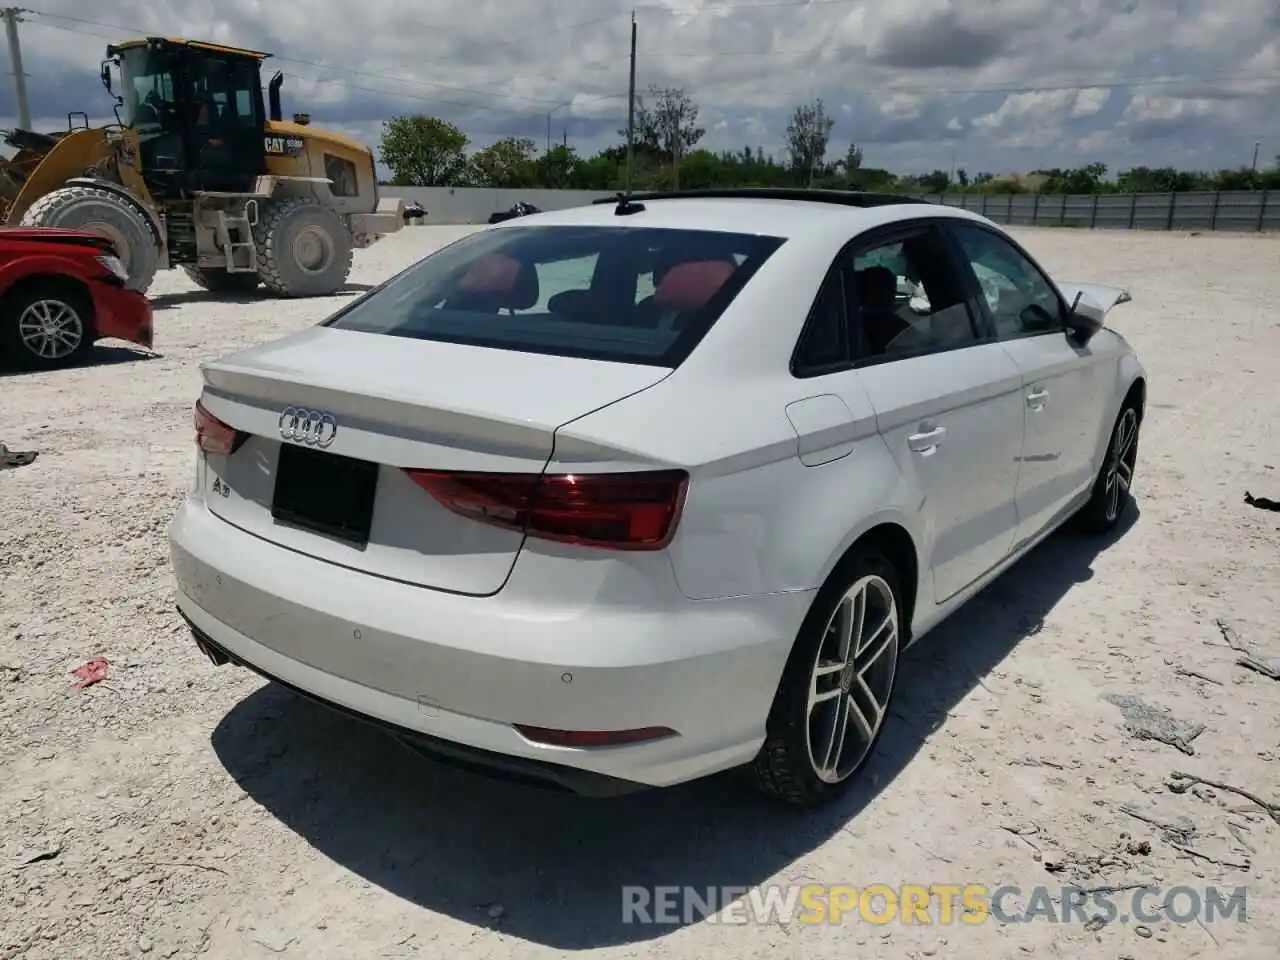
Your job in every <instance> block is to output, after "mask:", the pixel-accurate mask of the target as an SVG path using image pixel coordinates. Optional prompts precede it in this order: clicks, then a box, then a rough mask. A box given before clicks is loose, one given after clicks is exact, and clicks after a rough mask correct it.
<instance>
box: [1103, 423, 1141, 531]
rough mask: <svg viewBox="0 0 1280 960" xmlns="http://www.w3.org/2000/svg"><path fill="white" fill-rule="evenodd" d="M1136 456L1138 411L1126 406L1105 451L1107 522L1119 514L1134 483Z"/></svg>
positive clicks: (1110, 521) (1113, 520)
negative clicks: (1108, 447) (1109, 446)
mask: <svg viewBox="0 0 1280 960" xmlns="http://www.w3.org/2000/svg"><path fill="white" fill-rule="evenodd" d="M1137 460H1138V411H1136V410H1134V409H1133V407H1129V408H1128V409H1126V410H1125V412H1124V413H1123V415H1121V417H1120V422H1119V423H1117V424H1116V429H1115V433H1114V434H1112V436H1111V449H1110V451H1108V454H1107V474H1106V480H1105V487H1106V505H1107V506H1106V515H1107V522H1108V523H1114V522H1115V521H1116V518H1117V517H1119V516H1120V505H1121V503H1123V502H1124V497H1125V496H1126V495H1127V494H1128V493H1129V490H1130V489H1131V488H1132V487H1133V471H1134V468H1135V466H1136V465H1137Z"/></svg>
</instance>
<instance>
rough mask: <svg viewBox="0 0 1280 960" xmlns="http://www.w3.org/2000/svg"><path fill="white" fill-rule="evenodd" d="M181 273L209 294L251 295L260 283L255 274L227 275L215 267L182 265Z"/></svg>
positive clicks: (224, 271)
mask: <svg viewBox="0 0 1280 960" xmlns="http://www.w3.org/2000/svg"><path fill="white" fill-rule="evenodd" d="M182 272H183V273H185V274H186V275H187V276H188V277H190V278H191V282H192V283H194V284H195V285H196V286H198V287H200V288H201V289H204V290H208V291H209V292H210V293H253V291H255V290H257V289H258V284H259V283H261V282H262V281H261V280H260V278H259V277H258V275H257V274H256V273H228V272H227V271H226V270H220V269H218V268H217V267H197V266H193V265H192V264H189V263H187V264H183V266H182Z"/></svg>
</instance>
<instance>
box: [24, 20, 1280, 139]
mask: <svg viewBox="0 0 1280 960" xmlns="http://www.w3.org/2000/svg"><path fill="white" fill-rule="evenodd" d="M847 2H851V0H752V2H739V3H733V4H712V5H709V6H704V7H700V8H698V9H697V11H690V12H699V11H707V10H713V9H721V10H735V9H757V8H761V7H825V6H835V5H838V4H841V3H847ZM637 9H638V10H650V11H661V12H664V13H672V12H678V11H677V10H676V9H675V8H671V7H652V6H650V7H644V6H642V7H638V8H637ZM24 12H28V13H34V14H36V15H37V16H39V17H41V18H42V19H41V20H34V21H30V20H29V21H25V22H28V23H34V24H36V25H39V26H44V27H49V28H52V29H56V30H62V31H65V32H69V33H78V34H82V35H85V36H94V37H99V38H105V39H108V40H113V39H119V36H120V35H121V34H124V35H146V34H148V33H149V31H148V30H144V29H140V28H138V27H136V26H132V27H131V26H125V25H121V24H112V23H106V22H103V21H98V20H91V19H88V18H85V17H74V16H69V15H64V14H49V13H45V12H43V11H40V10H27V11H24ZM46 18H52V19H54V20H62V21H68V23H74V24H77V25H79V26H75V27H73V26H69V25H66V24H62V23H55V22H51V20H50V19H46ZM614 19H615V17H613V16H608V17H595V18H592V19H589V20H583V21H577V22H574V23H571V24H565V25H562V26H560V27H556V28H552V29H551V30H548V31H546V32H545V33H544V34H543V35H550V34H554V33H557V32H566V31H571V30H575V29H582V28H586V27H590V26H593V25H596V24H599V23H604V22H608V21H612V20H614ZM84 28H99V29H103V30H110V31H112V32H113V35H112V36H106V37H104V35H103V34H99V33H96V32H93V30H92V29H84ZM832 39H834V38H832ZM528 40H529V38H521V39H519V40H511V41H506V42H504V43H496V44H492V45H491V46H497V47H503V46H512V45H516V44H526V43H528ZM830 44H831V40H830V39H829V40H827V41H826V42H824V43H823V44H820V45H818V46H816V47H811V48H806V49H781V48H769V49H765V50H741V51H719V52H704V51H667V52H658V53H652V54H645V53H638V54H637V57H639V58H644V57H649V58H653V59H660V58H661V59H702V60H716V59H721V58H726V57H754V58H767V57H795V56H813V55H815V54H819V53H821V52H824V51H825V50H827V49H828V48H829V47H830ZM275 59H277V60H280V61H283V62H286V63H292V64H297V65H300V66H306V67H311V68H314V69H317V70H321V71H332V72H337V73H346V74H350V75H353V76H357V77H368V78H370V79H374V80H379V81H383V82H390V83H396V84H403V85H407V86H415V87H419V88H422V89H424V90H426V89H431V90H444V91H451V92H455V93H462V94H470V95H474V96H477V97H483V98H487V99H491V100H492V99H500V100H509V101H518V102H521V103H527V104H529V105H530V106H529V107H524V108H517V107H514V106H512V107H507V106H497V105H492V104H486V103H482V102H474V101H461V100H448V99H441V98H440V97H438V96H434V95H433V96H426V95H422V94H413V93H408V92H405V91H398V90H387V89H382V88H377V87H370V86H364V85H361V84H357V83H353V82H351V81H349V80H346V79H344V78H336V77H323V76H311V75H308V74H305V73H298V72H294V71H286V75H288V76H292V77H294V78H295V79H298V80H303V81H307V82H310V83H317V84H326V85H333V86H338V87H342V88H345V89H349V90H353V91H359V92H363V93H369V94H374V95H377V96H380V97H386V98H399V99H402V100H412V101H416V102H422V103H428V104H431V105H433V106H449V107H458V108H462V109H466V110H473V111H481V112H493V113H504V114H511V115H515V116H519V117H522V118H524V117H530V115H531V113H532V109H531V108H532V107H533V106H535V105H536V106H537V107H538V108H539V112H540V113H542V112H545V113H546V114H547V116H548V121H549V118H550V115H551V114H552V113H554V112H555V110H556V109H558V108H559V107H562V106H580V105H584V104H587V103H592V102H601V101H607V100H614V99H619V100H621V99H625V98H626V94H624V93H610V94H602V95H591V96H585V97H575V98H573V99H572V100H558V101H557V100H553V99H552V98H550V97H530V96H524V95H520V94H510V93H503V92H499V91H494V90H485V89H482V88H478V87H465V86H458V85H452V84H441V83H435V82H432V81H427V80H418V79H408V78H404V77H397V76H393V75H390V74H385V73H375V72H372V71H365V70H360V69H357V68H353V67H345V66H340V65H335V64H330V63H324V62H321V61H315V60H304V59H300V58H296V57H288V56H276V57H275ZM578 65H579V66H600V67H611V68H616V66H617V60H616V59H615V60H609V61H586V62H582V61H579V62H578ZM527 79H528V78H526V80H527ZM751 79H758V78H749V79H746V80H744V78H742V77H740V76H734V77H726V78H723V79H720V80H711V81H709V82H706V83H701V84H698V85H697V90H698V91H702V90H706V89H713V88H716V87H721V86H725V85H728V84H731V83H732V84H741V83H744V82H750V80H751ZM1278 81H1280V75H1247V74H1236V75H1219V76H1193V75H1185V76H1180V77H1179V76H1149V75H1148V76H1129V77H1118V78H1112V79H1110V80H1106V81H1099V80H1097V79H1093V78H1078V79H1065V80H1058V81H1052V82H1049V83H1043V82H1041V83H1034V84H1027V83H1023V82H1019V81H1008V82H1005V83H1000V84H992V85H986V86H968V87H964V86H955V87H940V86H938V85H936V84H930V85H903V84H889V85H885V86H880V87H877V88H876V89H875V91H874V95H875V96H877V97H880V98H883V97H886V96H892V95H895V94H907V95H912V94H921V95H933V96H945V95H960V96H965V95H975V94H983V93H1003V94H1007V95H1010V94H1019V93H1040V92H1053V91H1062V90H1079V89H1106V90H1114V89H1118V88H1121V87H1135V88H1141V87H1158V86H1170V85H1172V86H1179V85H1201V86H1203V85H1215V84H1216V85H1229V84H1236V83H1250V82H1266V83H1273V82H1278ZM499 82H501V81H499ZM860 95H862V96H869V95H871V94H868V93H861V94H860ZM548 107H549V108H550V109H547V108H548ZM569 119H574V120H585V119H596V120H602V121H603V120H605V119H606V118H590V117H572V115H571V116H570V118H569ZM608 122H615V121H614V120H609V121H608ZM478 132H480V131H478ZM483 132H496V131H483Z"/></svg>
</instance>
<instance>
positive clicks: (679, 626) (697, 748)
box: [170, 190, 1146, 806]
mask: <svg viewBox="0 0 1280 960" xmlns="http://www.w3.org/2000/svg"><path fill="white" fill-rule="evenodd" d="M1127 299H1128V294H1127V293H1125V292H1124V291H1122V290H1119V289H1115V288H1109V287H1103V286H1097V285H1090V284H1079V283H1067V282H1062V281H1058V280H1055V279H1053V278H1051V277H1050V276H1049V275H1048V274H1047V273H1046V272H1045V270H1044V269H1043V268H1041V267H1040V266H1039V265H1038V264H1037V263H1036V261H1035V260H1034V259H1033V258H1032V257H1031V256H1030V255H1029V254H1028V253H1027V252H1026V251H1025V250H1024V249H1022V248H1021V247H1020V246H1019V244H1018V243H1016V242H1015V241H1014V240H1013V239H1011V238H1010V237H1009V235H1008V234H1007V233H1006V232H1004V231H1003V230H1002V229H1000V228H999V227H998V226H996V225H994V224H992V223H991V222H989V221H987V220H985V219H983V218H981V217H978V216H976V215H974V214H971V213H967V212H965V211H963V210H958V209H953V208H949V207H945V206H939V205H933V204H929V203H924V202H917V201H911V200H907V199H904V198H900V197H878V196H874V195H859V194H842V193H841V194H838V193H824V192H811V191H805V192H799V191H780V190H732V191H713V192H703V193H693V194H683V195H679V196H673V195H655V194H649V195H637V196H632V197H629V198H619V199H618V200H610V201H608V202H602V203H600V204H596V205H591V206H586V207H581V208H577V209H571V210H564V211H559V212H554V213H542V214H536V215H533V216H529V217H522V218H519V219H516V220H511V221H508V222H506V223H504V224H501V225H497V226H494V227H491V228H488V229H483V230H480V231H479V232H476V233H474V234H471V235H469V236H467V237H465V238H463V239H461V240H458V241H457V242H455V243H452V244H450V245H448V246H446V247H444V248H442V249H440V250H438V251H437V252H435V253H432V254H431V255H429V256H427V257H426V258H425V259H423V260H421V261H419V262H418V263H416V264H414V265H413V266H412V267H410V268H409V269H407V270H405V271H404V272H402V273H400V274H399V275H397V276H395V277H393V278H392V279H391V280H389V281H387V282H386V283H384V284H382V285H381V286H379V287H378V288H376V289H374V290H373V291H371V292H369V293H368V294H367V295H365V296H362V297H361V298H359V299H358V300H356V301H354V302H353V303H351V304H349V305H348V306H346V307H344V308H343V309H342V310H340V311H339V312H338V313H337V314H335V315H334V316H332V317H330V318H328V319H327V320H325V321H324V322H322V323H320V324H319V325H318V326H315V327H313V328H310V329H307V330H304V331H302V332H300V333H297V334H294V335H291V336H288V337H285V338H284V339H281V340H278V341H275V342H271V343H266V344H263V345H260V346H256V347H252V348H250V349H247V350H244V351H241V352H238V353H235V354H232V355H231V356H228V357H225V358H223V359H221V360H218V361H216V362H211V363H207V364H205V365H204V367H203V390H202V393H201V396H200V398H199V401H198V402H197V403H196V406H195V435H196V445H197V447H198V454H197V460H196V465H195V475H194V481H193V485H192V487H191V490H190V493H189V495H188V496H187V498H186V501H185V502H184V504H183V505H182V507H181V510H180V511H179V513H178V515H177V517H176V518H175V519H174V521H173V523H172V526H171V528H170V540H171V550H172V562H173V567H174V571H175V574H176V579H177V585H178V606H179V608H180V610H181V612H182V614H183V616H184V617H185V619H186V620H187V621H188V623H189V624H190V626H191V629H192V631H193V633H194V636H195V639H196V641H197V643H198V644H199V646H200V647H201V649H202V650H204V652H205V653H206V654H207V655H208V656H209V657H210V658H211V659H212V660H213V662H214V663H216V664H224V663H232V664H236V665H241V666H245V667H249V668H251V669H253V670H255V671H257V672H259V673H260V674H262V675H263V676H265V677H267V678H269V679H272V680H275V681H276V682H278V683H280V684H283V685H285V686H287V687H290V688H292V689H294V690H297V691H299V692H301V693H303V694H305V695H308V696H310V697H312V698H314V699H316V700H319V701H321V702H323V703H326V704H328V705H330V706H333V707H336V708H338V709H340V710H344V711H346V712H348V713H352V714H355V715H357V716H360V717H362V718H364V719H367V720H371V721H373V722H375V723H378V724H380V725H382V726H383V727H385V728H387V729H389V730H390V731H391V732H392V733H394V734H395V735H397V736H398V737H400V738H401V739H403V740H404V742H405V743H407V744H409V745H411V746H413V747H415V748H416V749H418V750H419V751H420V752H422V753H424V754H427V755H429V756H433V757H435V758H437V759H441V760H444V761H446V762H453V763H456V764H460V765H463V766H467V767H470V768H472V769H480V770H485V771H489V772H491V773H495V774H498V775H500V776H506V777H507V778H510V779H513V780H517V781H522V782H528V783H540V784H543V785H546V786H551V787H553V788H558V789H562V790H570V791H574V792H579V793H590V794H595V795H607V794H611V793H620V792H626V791H628V790H633V789H637V788H641V787H656V786H666V785H671V784H675V783H679V782H682V781H687V780H690V779H694V778H698V777H702V776H705V775H708V774H712V773H715V772H717V771H722V770H728V769H730V768H745V769H747V770H750V771H751V772H752V773H753V775H754V777H755V779H756V781H757V782H758V783H759V785H760V786H761V787H762V788H764V789H765V790H766V791H768V792H770V793H772V794H774V795H776V796H777V797H780V798H782V799H784V800H788V801H791V802H793V803H796V804H800V805H806V806H808V805H816V804H818V803H821V802H823V801H826V800H829V799H830V798H832V797H834V796H837V795H838V794H839V792H840V791H841V790H842V789H843V788H844V787H845V786H847V784H848V783H849V782H850V781H851V779H852V778H853V777H854V775H855V773H856V772H857V771H858V769H859V768H860V767H861V766H862V765H863V764H864V762H865V761H866V759H867V757H868V755H869V754H870V752H871V750H872V747H873V745H874V744H875V741H876V738H877V736H878V734H879V733H880V731H881V728H882V726H883V724H884V722H885V718H886V716H887V714H888V707H889V700H890V697H891V695H892V694H893V691H894V684H895V680H896V679H897V674H898V671H897V663H898V659H899V655H900V654H901V652H902V650H903V649H904V647H905V646H906V645H907V644H908V643H910V642H913V641H914V640H916V639H918V638H920V637H921V636H923V635H924V634H925V633H927V632H928V631H929V630H930V629H931V628H933V627H934V626H936V625H937V624H938V623H940V622H941V621H942V620H943V619H944V618H945V617H947V616H948V615H949V614H951V613H952V612H954V611H955V610H956V609H957V608H959V607H960V606H961V605H962V604H964V603H965V601H966V600H968V599H969V598H970V597H972V596H973V595H974V594H975V593H976V592H977V591H979V590H980V589H982V587H983V586H984V585H986V584H987V583H989V582H990V581H991V580H992V579H993V578H994V577H996V576H998V575H999V574H1000V573H1001V572H1002V571H1003V570H1004V569H1006V568H1007V567H1008V566H1009V565H1010V564H1012V563H1014V562H1015V561H1016V560H1017V559H1018V558H1019V557H1021V556H1022V555H1023V554H1025V553H1026V552H1027V551H1028V550H1030V549H1031V548H1032V547H1033V546H1034V545H1035V544H1036V543H1037V542H1039V541H1040V540H1041V539H1043V538H1044V537H1045V536H1047V535H1048V534H1049V533H1051V532H1052V531H1053V530H1054V529H1055V528H1057V527H1059V526H1060V525H1061V524H1063V523H1064V522H1065V521H1066V520H1068V519H1075V520H1078V521H1080V523H1081V525H1082V526H1085V527H1089V528H1092V529H1093V530H1095V531H1107V530H1110V529H1111V528H1113V527H1115V526H1116V524H1117V522H1118V521H1119V519H1120V518H1121V516H1122V514H1123V512H1124V510H1125V508H1126V506H1127V505H1128V504H1129V502H1130V487H1131V483H1132V479H1133V471H1134V465H1135V459H1136V453H1137V440H1138V430H1139V427H1140V425H1141V423H1142V418H1143V406H1144V399H1145V395H1146V377H1145V374H1144V372H1143V369H1142V366H1141V364H1140V363H1139V361H1138V359H1137V358H1136V357H1135V355H1134V353H1133V351H1132V350H1131V349H1130V347H1129V345H1128V344H1127V343H1126V342H1125V340H1124V339H1123V338H1122V337H1121V336H1120V335H1119V334H1117V333H1115V332H1114V331H1112V330H1110V329H1108V328H1107V327H1106V326H1105V323H1104V321H1105V317H1106V314H1107V313H1108V311H1110V309H1111V308H1112V307H1114V306H1115V305H1116V304H1118V303H1123V302H1124V301H1125V300H1127Z"/></svg>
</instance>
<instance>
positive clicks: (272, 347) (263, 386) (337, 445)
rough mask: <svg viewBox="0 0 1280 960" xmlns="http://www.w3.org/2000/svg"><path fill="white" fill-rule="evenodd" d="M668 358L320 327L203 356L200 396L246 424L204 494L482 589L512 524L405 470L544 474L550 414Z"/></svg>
mask: <svg viewBox="0 0 1280 960" xmlns="http://www.w3.org/2000/svg"><path fill="white" fill-rule="evenodd" d="M668 372H669V371H668V370H667V369H665V368H662V367H648V366H639V365H634V364H620V363H606V362H601V361H597V360H581V359H577V358H572V357H555V356H545V355H540V354H527V353H519V352H516V351H509V350H492V349H487V348H481V347H473V346H463V345H459V344H450V343H438V342H434V341H425V340H416V339H406V338H401V337H392V336H383V335H377V334H369V333H361V332H353V331H346V330H333V329H330V328H326V327H315V328H312V329H309V330H305V331H303V332H302V333H299V334H296V335H294V336H291V337H288V338H285V339H283V340H279V341H275V342H273V343H267V344H263V345H261V346H257V347H253V348H250V349H249V350H245V351H242V352H240V353H237V354H233V355H231V356H229V357H226V358H224V359H222V360H218V361H215V362H212V363H208V364H205V365H204V367H203V375H204V380H205V390H204V394H203V396H202V402H203V403H204V405H205V407H206V408H207V409H208V410H209V412H210V413H211V414H213V415H214V416H215V417H217V418H218V419H220V420H222V421H223V422H225V423H227V424H228V425H230V426H232V427H235V428H236V429H237V430H239V431H242V432H243V433H244V434H245V435H246V436H245V438H244V439H243V441H242V442H241V445H240V446H239V447H238V448H237V449H236V450H235V451H234V452H233V453H231V454H230V455H228V456H219V455H213V454H209V455H206V463H207V469H206V470H205V471H203V473H204V479H203V483H204V493H205V498H206V502H207V503H208V504H209V509H210V510H211V511H212V512H213V513H214V514H216V515H217V516H219V517H221V518H222V519H223V520H226V521H227V522H228V523H231V524H234V525H235V526H237V527H240V528H241V529H243V530H245V531H246V532H248V533H252V534H254V535H256V536H260V537H262V538H264V539H266V540H270V541H272V542H274V543H278V544H280V545H281V546H284V547H287V548H289V549H291V550H296V551H298V552H300V553H304V554H307V555H310V556H314V557H317V558H319V559H322V560H326V561H329V562H332V563H337V564H341V565H343V566H347V567H351V568H353V569H359V570H362V571H365V572H367V573H371V574H374V575H377V576H384V577H388V578H392V579H396V580H400V581H403V582H406V583H412V584H416V585H420V586H426V587H434V588H437V589H441V590H448V591H451V592H455V593H463V594H471V595H477V596H482V595H487V594H491V593H494V592H496V591H498V590H500V589H501V588H502V585H503V584H504V583H505V582H506V579H507V575H508V574H509V573H510V571H511V567H512V565H513V564H514V563H515V558H516V555H517V553H518V552H519V550H520V546H521V543H522V542H523V539H524V538H523V535H522V534H521V533H518V532H515V531H511V530H504V529H500V528H498V527H493V526H490V525H489V524H486V523H479V522H477V521H475V520H471V519H467V518H464V517H461V516H458V515H457V514H455V513H453V512H451V511H449V510H447V509H446V508H444V507H443V506H441V505H440V503H438V502H437V501H436V500H435V499H434V498H432V497H431V496H430V495H429V494H428V493H427V492H426V491H425V490H423V489H422V488H420V487H419V486H418V485H417V484H416V483H414V482H413V480H411V479H410V478H409V476H408V475H407V474H406V473H405V472H404V471H403V470H402V469H401V468H405V467H409V468H423V469H431V470H460V471H492V472H502V473H532V474H539V473H541V472H542V470H543V468H544V466H545V465H546V463H547V460H548V458H549V457H550V456H551V453H552V449H553V444H554V437H555V431H556V429H557V428H558V427H560V426H562V425H563V424H565V423H567V422H569V421H571V420H574V419H576V418H578V417H580V416H582V415H583V414H586V413H589V412H591V411H593V410H597V409H599V408H601V407H604V406H607V405H609V404H610V403H613V402H615V401H617V400H620V399H622V398H624V397H626V396H630V395H631V394H634V393H636V392H638V391H640V390H644V389H646V388H648V387H650V386H652V385H653V384H655V383H657V382H658V381H660V380H662V379H663V378H664V377H665V376H666V375H667V373H668ZM286 434H287V435H288V437H287V438H286V436H285V435H286ZM277 481H280V482H279V483H278V482H277ZM366 531H367V540H366V539H365V538H364V536H362V534H364V533H365V532H366Z"/></svg>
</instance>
